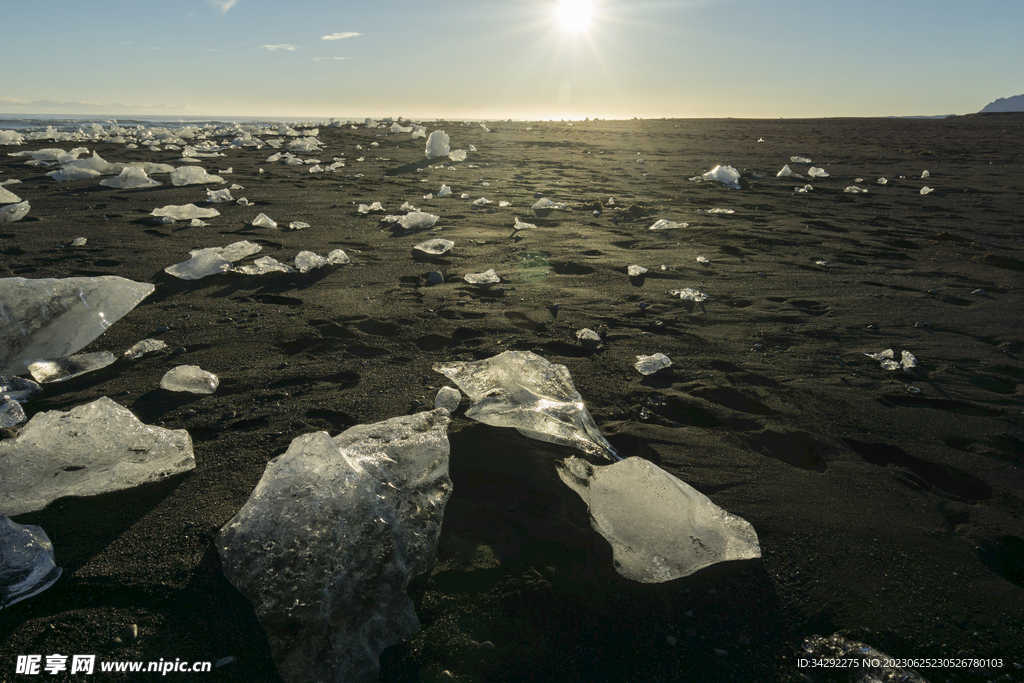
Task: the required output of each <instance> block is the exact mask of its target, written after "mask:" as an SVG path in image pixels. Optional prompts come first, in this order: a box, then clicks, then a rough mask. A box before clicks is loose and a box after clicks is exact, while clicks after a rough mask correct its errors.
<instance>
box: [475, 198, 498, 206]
mask: <svg viewBox="0 0 1024 683" xmlns="http://www.w3.org/2000/svg"><path fill="white" fill-rule="evenodd" d="M493 203H494V202H492V201H491V200H490V199H487V198H486V197H481V198H480V199H477V200H475V201H474V202H473V206H487V205H488V204H493Z"/></svg>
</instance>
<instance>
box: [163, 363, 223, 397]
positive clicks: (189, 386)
mask: <svg viewBox="0 0 1024 683" xmlns="http://www.w3.org/2000/svg"><path fill="white" fill-rule="evenodd" d="M219 386H220V380H219V379H218V378H217V375H215V374H213V373H212V372H207V371H206V370H203V369H202V368H200V367H199V366H198V365H178V366H175V367H173V368H171V369H170V370H168V371H167V372H166V373H165V374H164V376H163V378H162V379H161V380H160V388H161V389H166V390H167V391H184V392H188V393H190V394H212V393H213V392H215V391H217V387H219Z"/></svg>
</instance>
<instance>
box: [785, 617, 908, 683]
mask: <svg viewBox="0 0 1024 683" xmlns="http://www.w3.org/2000/svg"><path fill="white" fill-rule="evenodd" d="M865 630H867V629H865ZM802 656H803V657H806V658H809V659H810V661H809V662H808V663H809V664H810V665H811V666H815V667H816V666H819V665H820V666H822V667H826V666H830V665H831V666H835V662H843V666H844V667H849V668H851V669H854V668H855V669H856V670H857V673H856V674H855V675H854V674H851V675H850V677H849V678H848V680H850V681H855V682H856V683H875V681H899V683H928V681H927V680H925V678H924V677H922V676H921V675H920V674H919V673H917V672H916V671H914V670H913V669H908V668H903V667H900V666H896V664H897V663H898V662H905V661H906V660H899V659H894V658H893V657H890V656H889V655H887V654H885V653H884V652H880V651H878V650H876V649H875V648H873V647H871V646H870V645H865V644H864V643H860V642H857V641H856V640H847V639H846V638H843V637H842V636H841V635H839V634H838V633H837V634H835V635H833V636H831V637H829V638H825V637H824V636H819V635H814V636H811V637H810V638H804V641H803V654H802ZM922 661H925V660H922Z"/></svg>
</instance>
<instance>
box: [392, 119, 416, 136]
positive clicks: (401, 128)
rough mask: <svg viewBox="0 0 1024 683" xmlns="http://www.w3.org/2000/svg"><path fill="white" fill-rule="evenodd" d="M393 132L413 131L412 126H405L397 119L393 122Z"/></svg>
mask: <svg viewBox="0 0 1024 683" xmlns="http://www.w3.org/2000/svg"><path fill="white" fill-rule="evenodd" d="M391 132H392V133H411V132H412V126H403V125H402V124H400V123H399V122H398V121H395V122H394V123H392V124H391Z"/></svg>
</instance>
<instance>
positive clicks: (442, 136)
mask: <svg viewBox="0 0 1024 683" xmlns="http://www.w3.org/2000/svg"><path fill="white" fill-rule="evenodd" d="M450 141H451V138H450V137H448V134H447V133H445V132H444V131H443V130H435V131H434V132H433V133H431V134H430V137H429V138H427V148H426V154H427V158H428V159H432V158H434V157H443V156H445V155H446V154H448V153H449V152H450V151H451V147H449V146H448V143H449V142H450Z"/></svg>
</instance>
